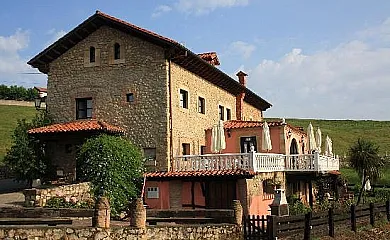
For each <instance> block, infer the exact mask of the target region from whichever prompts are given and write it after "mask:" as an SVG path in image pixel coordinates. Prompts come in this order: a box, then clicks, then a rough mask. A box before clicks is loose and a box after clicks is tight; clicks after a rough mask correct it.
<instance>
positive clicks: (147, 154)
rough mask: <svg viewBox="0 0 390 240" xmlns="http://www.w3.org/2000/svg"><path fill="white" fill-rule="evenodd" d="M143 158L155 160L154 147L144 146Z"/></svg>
mask: <svg viewBox="0 0 390 240" xmlns="http://www.w3.org/2000/svg"><path fill="white" fill-rule="evenodd" d="M144 158H145V160H156V148H144Z"/></svg>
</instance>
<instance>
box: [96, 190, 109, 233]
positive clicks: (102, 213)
mask: <svg viewBox="0 0 390 240" xmlns="http://www.w3.org/2000/svg"><path fill="white" fill-rule="evenodd" d="M110 215H111V210H110V203H109V201H108V198H107V197H101V198H99V199H98V201H97V203H96V205H95V212H94V214H93V218H92V226H93V227H99V228H110Z"/></svg>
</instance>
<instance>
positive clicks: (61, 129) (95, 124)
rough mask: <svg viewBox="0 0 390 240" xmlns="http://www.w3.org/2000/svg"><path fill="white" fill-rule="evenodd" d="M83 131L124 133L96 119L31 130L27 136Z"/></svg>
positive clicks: (122, 130) (118, 128)
mask: <svg viewBox="0 0 390 240" xmlns="http://www.w3.org/2000/svg"><path fill="white" fill-rule="evenodd" d="M83 131H102V132H107V133H124V132H125V130H124V129H122V128H120V127H116V126H113V125H111V124H108V123H106V122H104V121H99V120H96V119H89V120H77V121H72V122H65V123H57V124H52V125H48V126H44V127H39V128H33V129H30V130H29V131H28V134H49V133H65V132H67V133H69V132H83Z"/></svg>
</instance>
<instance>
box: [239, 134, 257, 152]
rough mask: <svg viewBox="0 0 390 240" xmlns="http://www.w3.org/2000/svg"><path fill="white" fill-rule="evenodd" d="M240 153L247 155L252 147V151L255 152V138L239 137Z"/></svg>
mask: <svg viewBox="0 0 390 240" xmlns="http://www.w3.org/2000/svg"><path fill="white" fill-rule="evenodd" d="M240 144H241V153H248V152H250V151H251V147H252V146H253V147H254V150H255V151H256V152H257V142H256V136H253V137H241V139H240Z"/></svg>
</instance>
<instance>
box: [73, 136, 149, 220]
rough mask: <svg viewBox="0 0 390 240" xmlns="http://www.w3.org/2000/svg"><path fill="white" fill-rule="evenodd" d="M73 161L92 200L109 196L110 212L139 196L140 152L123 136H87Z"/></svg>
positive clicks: (140, 179)
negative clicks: (93, 197) (91, 194)
mask: <svg viewBox="0 0 390 240" xmlns="http://www.w3.org/2000/svg"><path fill="white" fill-rule="evenodd" d="M77 161H78V166H79V169H78V170H77V175H78V177H80V179H81V180H85V181H90V182H91V184H92V191H93V195H94V196H95V198H96V199H98V198H99V197H101V196H103V195H104V196H106V197H108V198H109V200H110V205H111V212H112V213H113V215H118V214H120V213H121V212H122V211H124V210H126V208H127V207H128V205H129V202H130V201H132V200H134V199H135V198H137V197H139V196H140V190H141V187H142V175H143V161H142V154H141V151H140V150H139V149H138V148H136V147H135V146H134V145H133V144H132V143H131V142H129V141H128V140H127V139H125V138H123V137H119V136H110V135H106V134H102V135H99V136H97V137H94V138H90V139H88V140H87V141H86V142H85V143H84V144H83V145H82V147H81V149H80V152H79V155H78V158H77ZM79 170H80V174H79ZM79 175H81V176H79Z"/></svg>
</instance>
